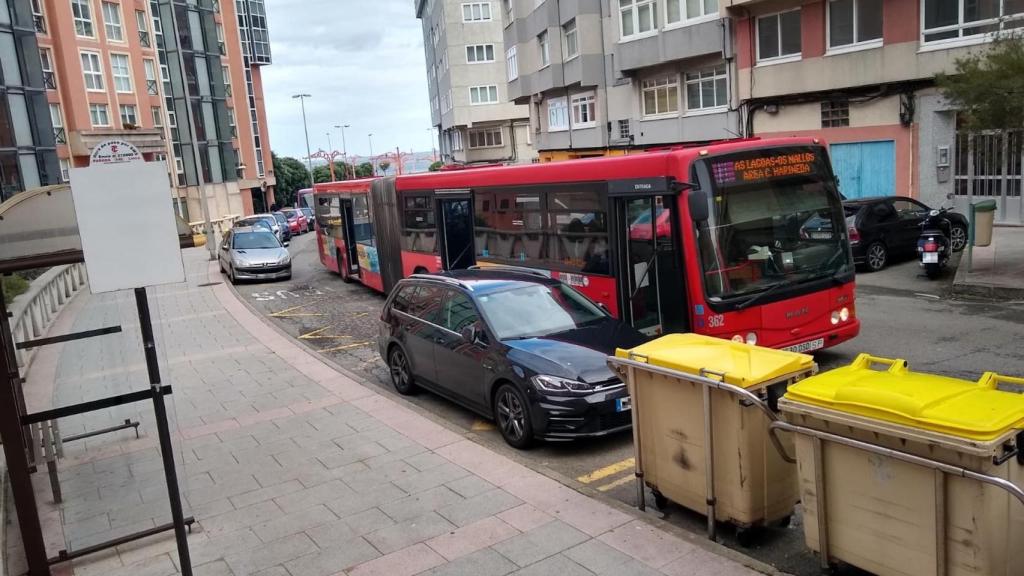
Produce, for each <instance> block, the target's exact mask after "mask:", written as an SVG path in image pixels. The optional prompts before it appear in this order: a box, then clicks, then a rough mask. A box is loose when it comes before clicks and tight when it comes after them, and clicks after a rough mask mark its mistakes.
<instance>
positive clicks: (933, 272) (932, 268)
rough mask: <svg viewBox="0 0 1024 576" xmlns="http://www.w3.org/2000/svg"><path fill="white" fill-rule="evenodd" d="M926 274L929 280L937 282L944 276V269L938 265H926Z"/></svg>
mask: <svg viewBox="0 0 1024 576" xmlns="http://www.w3.org/2000/svg"><path fill="white" fill-rule="evenodd" d="M924 274H925V276H927V277H928V279H929V280H935V279H936V278H938V277H939V275H940V274H942V267H941V266H939V265H938V264H925V265H924Z"/></svg>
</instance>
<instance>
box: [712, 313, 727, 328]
mask: <svg viewBox="0 0 1024 576" xmlns="http://www.w3.org/2000/svg"><path fill="white" fill-rule="evenodd" d="M708 328H725V315H724V314H712V315H710V316H708Z"/></svg>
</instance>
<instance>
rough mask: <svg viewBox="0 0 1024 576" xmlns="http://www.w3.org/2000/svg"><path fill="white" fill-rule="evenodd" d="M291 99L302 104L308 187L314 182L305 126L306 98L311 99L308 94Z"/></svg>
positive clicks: (297, 95) (307, 131)
mask: <svg viewBox="0 0 1024 576" xmlns="http://www.w3.org/2000/svg"><path fill="white" fill-rule="evenodd" d="M292 98H298V99H299V102H301V103H302V130H303V132H305V134H306V168H308V169H309V185H310V186H312V185H313V184H314V183H315V182H316V181H315V180H314V179H313V159H312V158H311V157H310V155H309V127H308V126H307V125H306V98H312V96H311V95H309V94H296V95H294V96H292Z"/></svg>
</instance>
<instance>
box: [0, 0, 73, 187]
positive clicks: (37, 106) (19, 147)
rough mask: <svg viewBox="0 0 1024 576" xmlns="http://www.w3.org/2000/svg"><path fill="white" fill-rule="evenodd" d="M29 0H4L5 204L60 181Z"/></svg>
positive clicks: (1, 127)
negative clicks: (13, 197)
mask: <svg viewBox="0 0 1024 576" xmlns="http://www.w3.org/2000/svg"><path fill="white" fill-rule="evenodd" d="M40 25H42V23H40V22H38V21H37V20H36V19H35V17H34V14H33V4H32V3H31V1H30V0H6V1H5V2H2V3H0V82H2V84H3V92H2V93H0V120H2V122H0V202H3V201H4V200H6V199H7V198H9V197H11V196H13V195H14V194H16V193H18V192H21V191H24V190H26V189H28V188H34V187H36V186H40V185H49V184H56V183H58V182H59V180H60V168H59V164H58V162H57V154H56V148H55V145H54V131H53V128H52V127H51V126H50V123H49V115H48V114H49V113H48V110H47V103H46V95H45V88H44V80H43V71H42V69H41V67H40V62H39V59H38V58H37V57H36V55H37V54H38V53H39V47H38V45H37V44H36V29H37V27H38V26H40Z"/></svg>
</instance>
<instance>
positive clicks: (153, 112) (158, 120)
mask: <svg viewBox="0 0 1024 576" xmlns="http://www.w3.org/2000/svg"><path fill="white" fill-rule="evenodd" d="M228 110H231V108H228ZM149 114H150V116H152V117H153V128H163V127H164V111H163V108H161V107H159V106H152V107H150V109H149Z"/></svg>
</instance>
